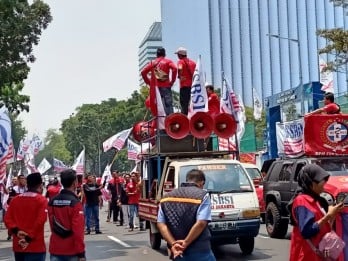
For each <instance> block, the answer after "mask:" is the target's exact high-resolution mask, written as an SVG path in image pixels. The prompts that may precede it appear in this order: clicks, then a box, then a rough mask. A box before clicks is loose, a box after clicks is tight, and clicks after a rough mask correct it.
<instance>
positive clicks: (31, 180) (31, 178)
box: [27, 172, 42, 188]
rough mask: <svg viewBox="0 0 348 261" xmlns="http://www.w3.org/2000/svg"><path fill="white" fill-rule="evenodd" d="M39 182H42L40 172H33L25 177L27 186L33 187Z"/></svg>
mask: <svg viewBox="0 0 348 261" xmlns="http://www.w3.org/2000/svg"><path fill="white" fill-rule="evenodd" d="M40 184H42V178H41V174H40V173H38V172H34V173H31V174H29V175H28V177H27V186H28V188H35V187H37V186H38V185H40Z"/></svg>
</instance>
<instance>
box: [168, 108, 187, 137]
mask: <svg viewBox="0 0 348 261" xmlns="http://www.w3.org/2000/svg"><path fill="white" fill-rule="evenodd" d="M189 125H190V123H189V119H188V118H187V117H186V115H184V114H182V113H172V114H170V115H169V116H167V117H166V119H165V120H164V126H165V128H166V132H167V134H168V136H169V137H171V138H173V139H177V140H178V139H183V138H185V137H186V136H187V135H188V133H189V131H190V128H189Z"/></svg>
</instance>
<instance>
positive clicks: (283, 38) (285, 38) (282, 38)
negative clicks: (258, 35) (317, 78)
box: [267, 34, 304, 114]
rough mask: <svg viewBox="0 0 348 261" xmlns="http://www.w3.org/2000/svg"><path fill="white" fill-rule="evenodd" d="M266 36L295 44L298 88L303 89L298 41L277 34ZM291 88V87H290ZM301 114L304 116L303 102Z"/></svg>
mask: <svg viewBox="0 0 348 261" xmlns="http://www.w3.org/2000/svg"><path fill="white" fill-rule="evenodd" d="M267 36H269V37H274V38H278V39H281V40H287V41H291V42H294V43H296V44H297V59H298V70H299V72H298V74H299V76H298V77H299V81H300V86H301V88H302V89H303V86H302V85H303V77H302V62H301V49H300V41H299V40H298V39H294V38H288V37H283V36H280V35H277V34H267ZM290 88H292V87H290ZM301 114H304V104H303V102H301Z"/></svg>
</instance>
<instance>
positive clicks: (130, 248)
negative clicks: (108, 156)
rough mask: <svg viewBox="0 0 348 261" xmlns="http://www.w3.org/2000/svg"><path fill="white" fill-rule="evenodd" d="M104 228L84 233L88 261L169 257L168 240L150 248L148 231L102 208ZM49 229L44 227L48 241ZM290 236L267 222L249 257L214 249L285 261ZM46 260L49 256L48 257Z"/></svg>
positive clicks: (1, 246) (222, 256) (7, 247)
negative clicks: (276, 234) (110, 217)
mask: <svg viewBox="0 0 348 261" xmlns="http://www.w3.org/2000/svg"><path fill="white" fill-rule="evenodd" d="M100 220H101V230H102V232H103V234H101V235H95V234H94V233H93V232H92V233H91V235H87V236H85V242H86V250H87V251H86V252H87V260H95V261H111V260H113V261H121V260H122V261H134V260H152V261H164V260H169V259H168V257H167V255H166V249H165V243H164V241H163V243H162V246H161V249H160V250H159V251H154V250H152V249H151V248H150V247H149V242H148V231H144V232H143V231H139V230H138V229H135V230H134V231H133V232H128V230H127V229H125V228H124V227H118V226H116V225H115V224H112V223H107V222H105V220H106V214H105V211H101V219H100ZM49 234H50V231H49V227H48V226H46V227H45V235H46V242H48V237H49ZM6 237H7V232H6V230H5V229H4V227H2V228H1V224H0V260H4V261H7V260H8V261H10V260H14V259H13V255H12V251H11V241H7V240H6ZM289 237H290V235H289V234H288V235H287V238H286V239H271V238H269V237H268V236H267V232H266V230H265V225H261V229H260V233H259V235H258V237H257V238H256V241H255V250H254V252H253V254H252V255H250V256H243V255H242V254H241V251H240V249H239V246H238V245H226V246H221V247H219V248H218V249H217V250H216V251H215V255H216V257H217V260H218V261H227V260H231V259H233V260H274V261H276V260H277V261H282V260H284V261H286V260H288V259H289V258H288V256H289V246H290V240H289ZM47 260H49V258H48V257H47Z"/></svg>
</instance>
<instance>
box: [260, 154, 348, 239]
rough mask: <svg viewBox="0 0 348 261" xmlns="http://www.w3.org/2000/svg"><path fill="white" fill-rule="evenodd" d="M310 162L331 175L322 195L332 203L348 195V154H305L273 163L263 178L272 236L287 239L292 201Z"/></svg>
mask: <svg viewBox="0 0 348 261" xmlns="http://www.w3.org/2000/svg"><path fill="white" fill-rule="evenodd" d="M307 164H317V165H319V166H320V167H322V168H323V169H325V170H326V171H327V172H328V173H329V174H330V178H329V180H328V182H327V183H326V184H325V186H324V192H323V193H322V194H321V196H322V197H324V198H325V199H326V201H327V202H328V204H329V205H333V204H335V203H336V200H337V199H338V198H342V197H345V195H347V194H348V157H346V156H325V157H307V156H304V157H301V158H286V159H277V160H275V161H273V162H272V164H271V165H270V167H269V169H268V170H267V175H266V177H265V179H264V181H263V198H264V202H265V204H266V214H265V223H266V230H267V233H268V235H269V236H270V237H272V238H284V237H285V235H286V234H287V230H288V225H289V211H288V209H287V206H288V203H289V201H290V200H291V199H292V197H293V196H294V194H295V192H296V190H297V189H298V187H299V186H298V183H297V178H298V174H299V172H300V170H301V169H302V168H303V167H304V166H305V165H307Z"/></svg>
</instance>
